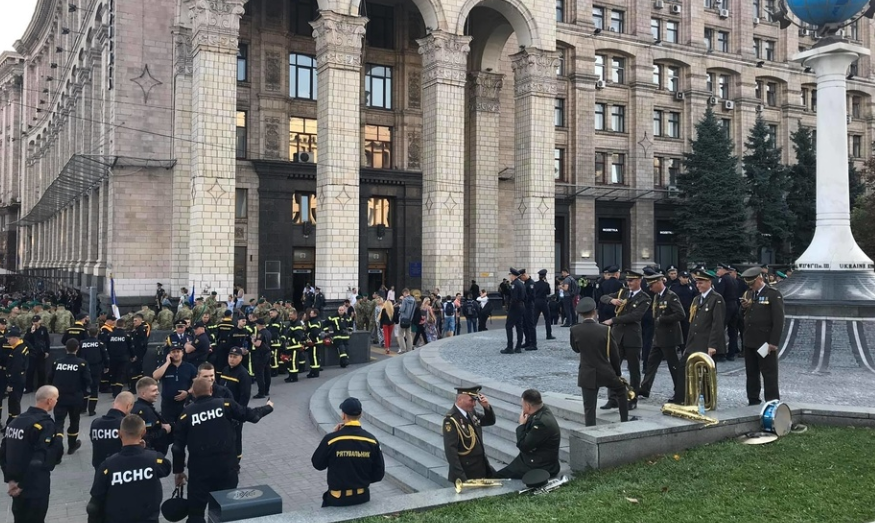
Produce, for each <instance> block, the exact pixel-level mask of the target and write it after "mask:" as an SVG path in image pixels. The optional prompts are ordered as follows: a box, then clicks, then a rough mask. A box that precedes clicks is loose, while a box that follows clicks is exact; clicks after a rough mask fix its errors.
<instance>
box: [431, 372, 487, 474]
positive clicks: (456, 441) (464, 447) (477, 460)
mask: <svg viewBox="0 0 875 523" xmlns="http://www.w3.org/2000/svg"><path fill="white" fill-rule="evenodd" d="M480 389H481V387H480V386H479V385H476V386H473V387H456V392H457V395H456V404H455V405H454V406H453V408H452V409H450V411H449V412H447V413H446V415H445V417H444V424H443V426H444V430H443V435H444V453H445V454H446V457H447V463H449V465H450V468H449V475H448V477H447V479H449V481H450V483H455V482H456V480H457V479H460V480H462V481H467V480H469V479H483V478H491V477H493V476H494V475H495V470H494V469H493V468H492V466H491V465H490V464H489V458H487V457H486V449H485V447H484V446H483V428H482V427H489V426H491V425H495V412H494V411H493V410H492V406H491V405H490V404H489V400H488V399H487V398H486V396H484V395H483V394H480ZM478 401H479V402H480V405H482V406H483V414H482V415H481V414H478V413H477V411H476V410H475V409H474V406H475V405H476V404H477V402H478Z"/></svg>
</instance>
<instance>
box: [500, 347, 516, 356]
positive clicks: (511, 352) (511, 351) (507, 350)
mask: <svg viewBox="0 0 875 523" xmlns="http://www.w3.org/2000/svg"><path fill="white" fill-rule="evenodd" d="M501 353H502V354H513V349H512V348H511V347H507V348H505V349H502V351H501Z"/></svg>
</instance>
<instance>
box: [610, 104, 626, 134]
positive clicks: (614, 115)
mask: <svg viewBox="0 0 875 523" xmlns="http://www.w3.org/2000/svg"><path fill="white" fill-rule="evenodd" d="M611 129H612V130H613V131H614V132H615V133H625V132H626V106H625V105H615V106H613V107H612V108H611Z"/></svg>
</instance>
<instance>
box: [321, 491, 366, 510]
mask: <svg viewBox="0 0 875 523" xmlns="http://www.w3.org/2000/svg"><path fill="white" fill-rule="evenodd" d="M359 492H361V494H359ZM350 493H351V494H352V495H350V496H347V494H350ZM335 494H336V495H337V497H335ZM370 500H371V491H370V490H369V489H368V487H365V488H354V489H347V490H334V491H332V490H329V491H326V492H325V493H324V494H322V506H323V507H351V506H353V505H361V504H362V503H367V502H368V501H370Z"/></svg>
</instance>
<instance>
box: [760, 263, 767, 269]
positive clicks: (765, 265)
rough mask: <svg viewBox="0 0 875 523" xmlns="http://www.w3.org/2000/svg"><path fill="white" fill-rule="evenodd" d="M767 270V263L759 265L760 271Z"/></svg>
mask: <svg viewBox="0 0 875 523" xmlns="http://www.w3.org/2000/svg"><path fill="white" fill-rule="evenodd" d="M768 268H769V264H768V263H764V264H762V265H760V269H768Z"/></svg>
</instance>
